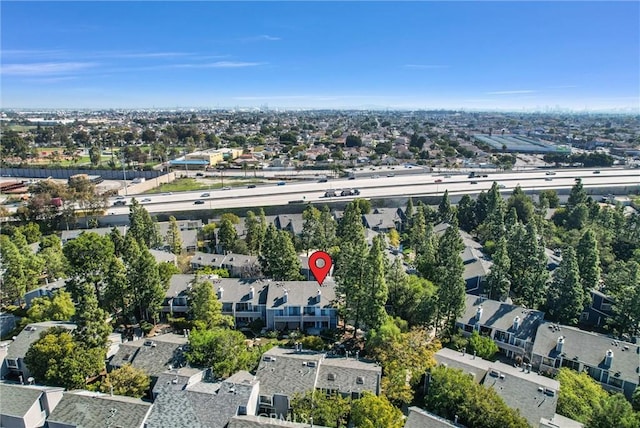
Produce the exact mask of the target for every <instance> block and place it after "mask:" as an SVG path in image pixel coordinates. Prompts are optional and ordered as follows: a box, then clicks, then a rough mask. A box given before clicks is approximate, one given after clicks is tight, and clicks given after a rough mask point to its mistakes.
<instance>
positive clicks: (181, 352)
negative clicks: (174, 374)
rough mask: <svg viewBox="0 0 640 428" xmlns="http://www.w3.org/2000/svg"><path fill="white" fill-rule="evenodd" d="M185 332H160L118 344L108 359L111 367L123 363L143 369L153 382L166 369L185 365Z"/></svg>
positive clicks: (114, 367) (113, 367)
mask: <svg viewBox="0 0 640 428" xmlns="http://www.w3.org/2000/svg"><path fill="white" fill-rule="evenodd" d="M187 342H188V338H187V336H186V334H184V335H180V334H173V333H168V334H162V335H159V336H155V337H152V338H149V337H145V338H142V339H139V340H134V341H131V342H125V343H122V344H120V347H119V349H118V351H117V352H116V353H115V355H114V356H113V357H112V358H111V360H110V361H109V366H110V368H111V369H116V368H118V367H122V366H124V365H125V364H131V366H133V367H135V368H138V369H141V370H143V371H144V372H145V373H147V374H148V375H149V376H150V377H151V380H152V382H155V381H156V380H157V378H158V376H159V375H160V374H162V373H164V372H165V371H166V370H167V369H171V368H176V367H184V366H186V365H187V359H186V355H185V345H186V344H187Z"/></svg>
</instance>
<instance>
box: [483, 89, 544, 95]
mask: <svg viewBox="0 0 640 428" xmlns="http://www.w3.org/2000/svg"><path fill="white" fill-rule="evenodd" d="M536 92H538V91H534V90H532V89H519V90H515V91H492V92H485V94H486V95H520V94H535V93H536Z"/></svg>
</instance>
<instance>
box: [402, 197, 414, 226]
mask: <svg viewBox="0 0 640 428" xmlns="http://www.w3.org/2000/svg"><path fill="white" fill-rule="evenodd" d="M413 213H414V207H413V198H409V200H408V201H407V208H406V209H405V210H404V219H405V220H404V222H403V225H402V226H403V228H402V229H403V230H409V228H410V227H411V220H412V219H413Z"/></svg>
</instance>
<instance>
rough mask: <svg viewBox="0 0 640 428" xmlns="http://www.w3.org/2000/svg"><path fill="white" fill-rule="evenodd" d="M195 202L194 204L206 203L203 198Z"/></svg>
mask: <svg viewBox="0 0 640 428" xmlns="http://www.w3.org/2000/svg"><path fill="white" fill-rule="evenodd" d="M193 204H194V205H202V204H204V201H203V200H202V199H198V200H197V201H195V202H194V203H193Z"/></svg>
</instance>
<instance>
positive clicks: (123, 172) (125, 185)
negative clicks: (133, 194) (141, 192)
mask: <svg viewBox="0 0 640 428" xmlns="http://www.w3.org/2000/svg"><path fill="white" fill-rule="evenodd" d="M120 163H121V164H122V180H123V182H124V195H125V196H129V193H128V190H127V170H126V165H125V163H124V156H123V157H122V158H120Z"/></svg>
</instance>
